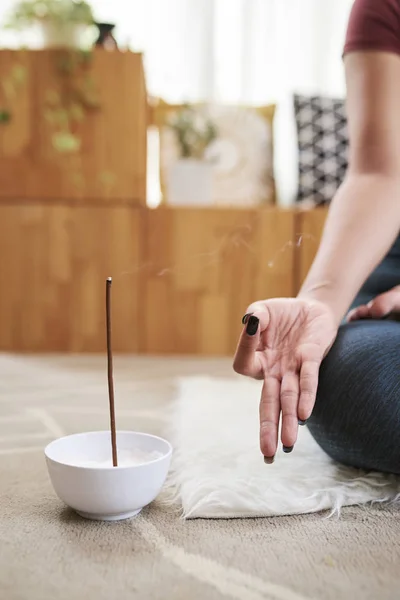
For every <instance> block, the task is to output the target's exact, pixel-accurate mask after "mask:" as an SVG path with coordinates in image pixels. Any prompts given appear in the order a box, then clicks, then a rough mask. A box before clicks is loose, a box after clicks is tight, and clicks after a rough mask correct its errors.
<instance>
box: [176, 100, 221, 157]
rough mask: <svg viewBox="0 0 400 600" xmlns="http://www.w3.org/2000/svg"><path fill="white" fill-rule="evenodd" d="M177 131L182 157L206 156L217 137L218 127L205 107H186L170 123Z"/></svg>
mask: <svg viewBox="0 0 400 600" xmlns="http://www.w3.org/2000/svg"><path fill="white" fill-rule="evenodd" d="M168 125H169V127H170V128H171V129H172V131H173V132H174V133H175V136H176V140H177V142H178V145H179V150H180V156H181V158H197V159H202V158H204V153H205V150H206V148H207V146H209V145H210V144H211V142H213V141H214V140H215V138H216V137H217V134H218V132H217V128H216V127H215V125H214V123H213V122H212V121H211V120H210V119H209V117H208V116H207V112H206V110H205V109H201V108H194V107H185V108H184V109H183V110H180V111H178V112H177V113H176V114H174V115H173V117H172V118H171V120H170V121H169V123H168Z"/></svg>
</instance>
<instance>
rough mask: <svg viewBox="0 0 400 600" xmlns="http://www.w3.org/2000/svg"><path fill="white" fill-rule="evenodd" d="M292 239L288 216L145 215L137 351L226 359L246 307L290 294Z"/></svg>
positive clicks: (283, 213) (204, 212)
mask: <svg viewBox="0 0 400 600" xmlns="http://www.w3.org/2000/svg"><path fill="white" fill-rule="evenodd" d="M293 235H294V214H293V213H292V212H290V211H279V210H277V209H276V210H275V209H272V210H266V209H259V210H230V209H229V210H228V209H210V210H207V209H206V210H196V209H168V208H162V209H159V210H156V211H148V212H147V213H146V234H145V250H144V255H145V264H144V265H143V269H142V274H141V280H142V290H143V295H142V296H141V298H142V300H143V305H142V307H141V315H142V335H143V337H142V339H141V351H143V352H145V353H155V354H157V353H159V354H164V353H178V354H187V353H194V354H201V355H213V354H215V355H216V354H222V355H223V354H231V353H232V352H233V351H234V349H235V346H236V343H237V339H238V335H239V332H240V329H241V323H240V320H241V317H242V316H243V312H244V310H245V309H246V306H247V305H248V304H249V303H250V302H252V301H254V300H257V299H262V298H266V297H273V296H290V295H292V294H293V281H294V279H293V269H294V252H293V242H292V240H293Z"/></svg>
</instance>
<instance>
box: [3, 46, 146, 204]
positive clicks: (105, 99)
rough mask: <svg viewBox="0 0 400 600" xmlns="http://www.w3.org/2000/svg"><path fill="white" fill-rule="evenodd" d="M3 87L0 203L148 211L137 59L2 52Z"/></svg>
mask: <svg viewBox="0 0 400 600" xmlns="http://www.w3.org/2000/svg"><path fill="white" fill-rule="evenodd" d="M0 80H1V83H2V85H1V86H0V198H3V199H24V201H26V200H39V201H44V200H48V201H53V200H59V201H61V200H63V201H71V200H73V199H75V200H81V199H85V200H91V199H95V200H97V201H98V200H125V201H129V202H136V203H138V204H145V199H146V135H147V134H146V131H147V96H146V88H145V81H144V75H143V65H142V57H141V55H140V54H134V53H131V52H106V51H104V50H101V49H99V50H95V51H93V52H92V53H83V52H78V51H68V50H66V51H64V50H43V51H12V50H1V51H0Z"/></svg>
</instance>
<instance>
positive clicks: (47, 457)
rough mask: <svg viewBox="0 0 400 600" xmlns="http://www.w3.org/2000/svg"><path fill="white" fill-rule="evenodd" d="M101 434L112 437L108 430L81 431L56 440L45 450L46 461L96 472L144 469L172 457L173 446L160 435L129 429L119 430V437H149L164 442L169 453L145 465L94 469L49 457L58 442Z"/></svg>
mask: <svg viewBox="0 0 400 600" xmlns="http://www.w3.org/2000/svg"><path fill="white" fill-rule="evenodd" d="M99 433H101V434H108V435H111V433H110V431H109V430H107V429H104V430H99V431H81V432H79V433H71V434H69V435H63V436H62V437H59V438H56V439H55V440H52V441H51V442H49V443H48V444H47V446H46V447H45V448H44V454H45V456H46V459H47V460H49V461H51V462H53V463H55V464H58V465H62V466H64V467H70V468H71V469H88V470H95V471H123V470H127V469H135V468H138V467H144V466H146V465H153V464H155V463H158V462H161V461H163V460H165V459H167V458H170V457H171V455H172V451H173V448H172V444H171V443H170V442H169V441H168V440H166V439H165V438H162V437H160V436H159V435H153V434H152V433H146V432H144V431H132V430H128V429H117V432H116V433H117V435H118V434H119V433H129V434H132V433H133V434H135V435H139V436H142V437H147V438H152V439H155V440H159V441H161V442H164V443H165V444H166V445H167V447H168V451H167V452H166V453H165V454H163V455H162V456H159V457H158V458H154V459H153V460H148V461H146V462H144V463H140V464H138V465H121V466H117V467H113V466H111V467H94V466H87V465H76V464H75V465H73V464H70V463H66V462H62V461H60V460H56V459H55V458H52V457H51V456H49V451H50V450H51V446H55V445H56V444H57V443H58V442H61V441H62V440H65V439H68V438H73V437H75V438H77V437H81V436H87V435H89V436H90V435H98V434H99Z"/></svg>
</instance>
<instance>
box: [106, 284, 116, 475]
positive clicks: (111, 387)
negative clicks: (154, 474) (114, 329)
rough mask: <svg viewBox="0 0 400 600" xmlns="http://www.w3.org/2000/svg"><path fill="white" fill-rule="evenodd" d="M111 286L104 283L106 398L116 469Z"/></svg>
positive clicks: (113, 459)
mask: <svg viewBox="0 0 400 600" xmlns="http://www.w3.org/2000/svg"><path fill="white" fill-rule="evenodd" d="M111 284H112V278H111V277H108V279H107V281H106V323H107V372H108V398H109V401H110V427H111V447H112V461H113V467H118V456H117V435H116V431H115V405H114V381H113V357H112V344H111Z"/></svg>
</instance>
